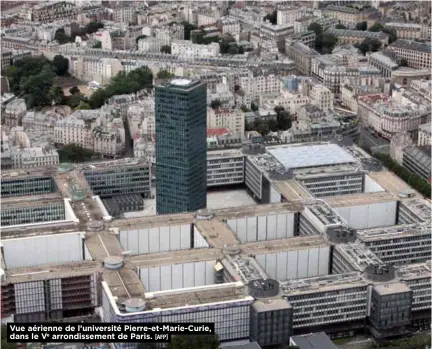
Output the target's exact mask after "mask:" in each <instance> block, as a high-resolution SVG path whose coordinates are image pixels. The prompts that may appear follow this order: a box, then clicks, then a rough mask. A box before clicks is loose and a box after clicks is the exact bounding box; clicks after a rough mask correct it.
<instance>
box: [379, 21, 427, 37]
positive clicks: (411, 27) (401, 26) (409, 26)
mask: <svg viewBox="0 0 432 349" xmlns="http://www.w3.org/2000/svg"><path fill="white" fill-rule="evenodd" d="M385 27H386V28H389V29H393V30H394V31H395V32H396V36H397V37H398V38H399V39H407V40H415V39H421V38H422V36H423V26H422V25H421V24H416V23H395V22H389V23H386V24H385Z"/></svg>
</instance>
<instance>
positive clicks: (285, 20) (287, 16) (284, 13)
mask: <svg viewBox="0 0 432 349" xmlns="http://www.w3.org/2000/svg"><path fill="white" fill-rule="evenodd" d="M304 13H305V9H304V8H281V9H278V10H277V24H281V25H286V24H288V25H294V22H295V21H296V20H298V19H300V18H302V17H303V15H304Z"/></svg>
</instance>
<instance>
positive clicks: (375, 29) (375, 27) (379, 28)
mask: <svg viewBox="0 0 432 349" xmlns="http://www.w3.org/2000/svg"><path fill="white" fill-rule="evenodd" d="M383 29H384V27H383V25H382V24H381V23H378V22H375V23H374V24H373V25H372V26H371V27H370V28H369V29H368V31H370V32H380V31H382V30H383Z"/></svg>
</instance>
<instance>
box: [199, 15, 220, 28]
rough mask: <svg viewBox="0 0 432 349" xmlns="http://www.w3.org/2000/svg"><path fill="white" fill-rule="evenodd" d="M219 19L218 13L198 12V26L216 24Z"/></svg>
mask: <svg viewBox="0 0 432 349" xmlns="http://www.w3.org/2000/svg"><path fill="white" fill-rule="evenodd" d="M218 19H219V16H218V15H215V14H207V13H198V16H197V20H198V27H206V26H213V25H216V23H217V21H218Z"/></svg>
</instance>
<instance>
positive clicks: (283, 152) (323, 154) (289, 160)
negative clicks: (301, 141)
mask: <svg viewBox="0 0 432 349" xmlns="http://www.w3.org/2000/svg"><path fill="white" fill-rule="evenodd" d="M267 151H268V152H269V153H270V154H271V155H272V156H273V157H274V158H276V160H278V161H279V162H280V163H281V164H282V165H283V166H284V167H285V168H292V169H296V168H306V167H318V166H328V165H340V164H347V163H354V162H356V159H355V158H354V157H353V156H352V155H350V154H349V153H348V152H347V151H345V150H344V149H342V148H341V147H340V146H338V145H337V144H312V145H300V146H286V147H274V148H271V147H270V148H267Z"/></svg>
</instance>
